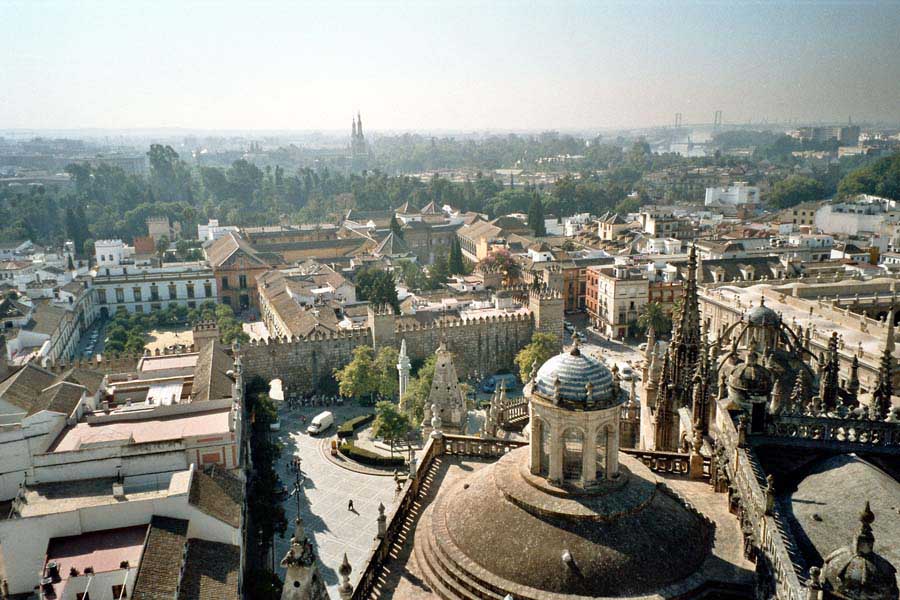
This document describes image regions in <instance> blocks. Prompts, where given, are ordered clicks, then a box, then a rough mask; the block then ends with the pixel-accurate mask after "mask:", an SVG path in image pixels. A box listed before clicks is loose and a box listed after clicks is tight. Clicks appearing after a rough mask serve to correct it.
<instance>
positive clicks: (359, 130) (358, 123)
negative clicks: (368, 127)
mask: <svg viewBox="0 0 900 600" xmlns="http://www.w3.org/2000/svg"><path fill="white" fill-rule="evenodd" d="M356 134H357V135H358V136H359V137H362V136H363V128H362V116H361V115H360V114H359V111H356Z"/></svg>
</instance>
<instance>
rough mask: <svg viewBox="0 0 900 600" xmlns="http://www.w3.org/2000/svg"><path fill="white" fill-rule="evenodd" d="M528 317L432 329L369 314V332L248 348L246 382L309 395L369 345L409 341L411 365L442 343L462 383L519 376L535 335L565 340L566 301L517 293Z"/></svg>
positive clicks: (443, 323) (383, 313)
mask: <svg viewBox="0 0 900 600" xmlns="http://www.w3.org/2000/svg"><path fill="white" fill-rule="evenodd" d="M518 291H519V294H518V295H519V296H521V298H520V301H521V302H522V303H523V304H525V303H527V306H528V308H529V311H528V312H521V311H520V312H516V313H506V314H495V315H491V316H485V317H478V318H469V319H462V318H459V317H452V318H446V319H438V320H436V321H434V322H432V323H429V324H427V325H419V324H412V325H409V324H404V323H403V322H402V321H400V320H399V319H398V317H396V316H395V315H393V314H392V313H391V311H390V310H380V309H378V310H376V309H374V308H371V307H370V309H369V315H368V327H367V328H366V329H360V330H354V331H352V332H341V333H317V334H312V335H310V336H308V337H306V338H293V339H287V338H270V339H267V340H263V341H253V342H250V343H249V344H245V345H243V346H242V347H241V348H240V350H239V352H240V354H241V360H242V367H243V374H244V377H245V379H246V378H249V377H253V376H257V375H258V376H260V377H262V378H263V379H266V380H271V379H275V378H280V379H281V380H282V382H283V383H285V384H286V385H287V387H288V389H289V390H290V392H291V393H306V392H311V391H314V390H316V389H317V388H319V387H320V386H321V385H322V384H324V383H325V382H327V381H328V380H329V379H330V378H331V376H332V373H333V371H334V369H338V368H341V367H343V366H345V365H346V364H347V363H349V362H350V360H351V359H352V355H353V350H354V348H356V347H357V346H360V345H363V344H366V345H369V346H372V347H374V348H375V350H376V352H377V351H378V350H379V349H380V348H381V347H382V346H392V347H394V348H397V349H398V350H399V348H400V344H401V343H402V341H403V340H406V351H407V353H408V355H409V357H410V359H411V360H414V361H420V360H425V359H426V358H427V357H428V356H430V355H431V354H433V353H434V352H435V350H437V348H438V346H439V345H440V344H441V342H442V341H443V342H444V343H446V344H447V348H448V349H449V350H450V351H451V352H452V353H453V356H454V364H455V365H456V370H457V373H458V374H459V376H460V378H462V379H466V378H468V377H470V376H475V375H478V376H479V377H484V376H487V375H491V374H494V373H498V372H504V371H513V372H515V363H514V360H515V356H516V354H517V353H518V352H519V350H521V349H522V348H524V347H525V346H526V345H528V344H529V343H530V342H531V336H532V334H533V333H534V332H535V331H540V332H544V333H550V334H552V335H554V336H555V337H556V338H557V340H559V342H560V348H561V347H562V338H563V300H562V297H561V296H560V295H559V294H558V293H557V292H551V291H529V290H526V289H522V290H518Z"/></svg>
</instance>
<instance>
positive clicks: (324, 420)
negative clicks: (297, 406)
mask: <svg viewBox="0 0 900 600" xmlns="http://www.w3.org/2000/svg"><path fill="white" fill-rule="evenodd" d="M332 425H334V415H333V414H331V411H330V410H326V411H325V412H321V413H319V414H317V415H316V416H315V417H314V418H313V420H312V423H310V424H309V427H307V428H306V433H308V434H309V435H316V434H317V433H322V432H323V431H325V430H326V429H328V428H329V427H331V426H332Z"/></svg>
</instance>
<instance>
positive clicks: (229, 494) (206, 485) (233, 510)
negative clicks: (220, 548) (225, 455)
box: [188, 468, 244, 527]
mask: <svg viewBox="0 0 900 600" xmlns="http://www.w3.org/2000/svg"><path fill="white" fill-rule="evenodd" d="M188 500H189V502H190V503H191V504H192V505H193V506H196V507H197V508H199V509H200V510H201V511H203V512H204V513H206V514H208V515H209V516H211V517H214V518H216V519H218V520H220V521H222V522H223V523H226V524H228V525H231V526H232V527H240V526H241V505H242V504H243V501H244V485H243V483H242V482H241V480H239V479H238V478H237V477H235V476H233V475H231V474H229V473H228V472H226V471H224V470H222V469H221V468H211V469H208V470H206V471H202V470H197V471H196V472H195V473H194V478H193V479H192V480H191V492H190V496H189V498H188Z"/></svg>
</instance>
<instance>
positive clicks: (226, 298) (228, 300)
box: [222, 296, 231, 306]
mask: <svg viewBox="0 0 900 600" xmlns="http://www.w3.org/2000/svg"><path fill="white" fill-rule="evenodd" d="M222 304H227V305H228V306H231V296H222Z"/></svg>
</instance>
